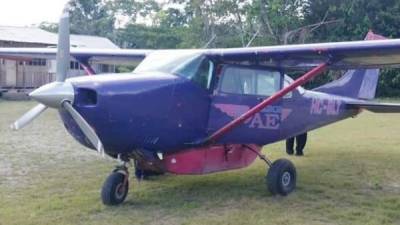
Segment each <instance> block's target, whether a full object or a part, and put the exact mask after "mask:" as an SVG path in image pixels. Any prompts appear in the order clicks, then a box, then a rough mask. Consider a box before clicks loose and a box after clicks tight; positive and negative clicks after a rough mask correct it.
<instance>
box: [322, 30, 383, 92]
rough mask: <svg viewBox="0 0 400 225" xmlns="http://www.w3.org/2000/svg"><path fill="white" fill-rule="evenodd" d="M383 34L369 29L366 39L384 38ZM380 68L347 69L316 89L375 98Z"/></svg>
mask: <svg viewBox="0 0 400 225" xmlns="http://www.w3.org/2000/svg"><path fill="white" fill-rule="evenodd" d="M382 39H386V38H385V37H383V36H380V35H377V34H374V33H373V32H372V31H369V32H368V34H367V36H366V37H365V40H382ZM378 78H379V69H357V70H349V71H347V72H346V73H345V74H344V75H343V76H342V78H340V79H338V80H335V81H333V82H331V83H328V84H325V85H323V86H321V87H318V88H316V89H314V90H315V91H320V92H324V93H329V94H335V95H341V96H346V97H351V98H357V99H368V100H369V99H373V98H375V93H376V87H377V85H378Z"/></svg>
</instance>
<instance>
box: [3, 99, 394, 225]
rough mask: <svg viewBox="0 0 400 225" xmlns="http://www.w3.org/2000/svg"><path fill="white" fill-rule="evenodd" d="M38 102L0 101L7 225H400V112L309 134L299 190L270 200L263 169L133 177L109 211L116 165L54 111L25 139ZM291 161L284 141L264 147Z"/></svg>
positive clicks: (274, 155) (299, 165) (299, 160)
mask: <svg viewBox="0 0 400 225" xmlns="http://www.w3.org/2000/svg"><path fill="white" fill-rule="evenodd" d="M33 105H34V104H33V103H27V102H4V101H0V224H1V225H12V224H18V225H19V224H52V225H55V224H57V225H59V224H60V225H62V224H85V225H87V224H105V225H110V224H209V225H211V224H212V225H214V224H363V225H364V224H400V163H399V162H400V148H399V146H400V138H399V135H400V115H395V114H387V115H384V114H371V113H368V112H366V113H363V114H362V115H361V116H359V117H358V118H357V119H349V120H346V121H344V122H341V123H338V124H335V125H332V126H329V127H327V128H323V129H321V130H318V131H315V132H312V133H311V134H310V135H309V144H308V146H307V149H306V156H305V157H303V158H295V157H289V158H291V160H293V162H294V163H295V165H296V167H297V171H298V176H299V178H298V188H297V190H296V191H295V192H294V193H293V194H291V195H290V196H288V197H273V196H271V195H270V194H269V193H268V191H267V189H266V186H265V182H264V176H265V174H266V166H265V165H264V164H263V163H262V162H261V161H259V160H258V161H257V162H256V163H255V164H254V165H252V166H251V167H249V168H248V169H244V170H238V171H232V172H226V173H219V174H212V175H207V176H172V175H168V176H164V177H159V178H155V179H153V180H151V181H144V182H141V183H138V182H137V181H134V180H133V179H132V182H131V189H130V193H129V196H128V198H127V201H126V203H125V204H123V205H121V206H119V207H106V206H103V205H102V203H101V200H100V197H99V192H100V188H101V185H102V183H103V181H104V180H105V178H106V177H107V176H108V174H109V172H110V171H111V170H112V169H113V167H114V165H115V162H113V161H112V160H104V159H102V158H101V157H99V156H98V155H97V154H96V153H94V152H92V151H87V150H86V149H84V148H83V147H81V146H79V145H78V144H77V143H75V141H74V140H72V138H71V137H70V136H69V135H68V134H67V133H66V131H65V130H64V129H63V128H62V125H61V123H60V121H59V119H58V115H57V114H56V113H55V111H53V110H48V111H47V112H46V113H45V114H43V115H42V116H41V117H40V118H39V119H38V120H36V121H35V122H34V123H33V124H31V126H29V127H27V128H26V129H24V130H22V131H20V132H12V131H10V130H9V129H8V127H9V125H10V124H11V123H12V121H13V120H14V119H16V118H18V117H19V116H20V115H22V114H23V113H24V112H25V111H27V110H28V109H29V108H31V107H32V106H33ZM264 152H265V153H266V154H268V155H269V156H270V157H271V158H272V159H278V158H281V157H287V156H286V155H285V153H284V150H283V143H278V144H275V145H271V146H267V147H265V148H264Z"/></svg>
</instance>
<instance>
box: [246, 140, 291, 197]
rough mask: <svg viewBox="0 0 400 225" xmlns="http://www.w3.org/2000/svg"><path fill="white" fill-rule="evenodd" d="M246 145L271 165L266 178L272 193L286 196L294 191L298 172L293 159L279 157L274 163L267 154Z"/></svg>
mask: <svg viewBox="0 0 400 225" xmlns="http://www.w3.org/2000/svg"><path fill="white" fill-rule="evenodd" d="M246 147H247V148H248V149H249V150H250V151H252V152H254V153H255V154H257V155H258V157H259V158H260V159H261V160H263V161H264V162H265V163H266V164H267V165H268V166H269V170H268V172H267V176H266V177H265V179H266V183H267V187H268V190H269V191H270V192H271V194H273V195H282V196H286V195H288V194H290V193H291V192H293V191H294V189H295V188H296V180H297V173H296V168H295V166H294V165H293V163H292V162H291V161H289V160H287V159H278V160H276V161H275V162H273V163H272V162H271V161H270V160H269V159H268V158H267V157H266V156H265V155H262V154H261V153H260V152H258V151H256V150H254V149H252V148H251V147H249V146H246Z"/></svg>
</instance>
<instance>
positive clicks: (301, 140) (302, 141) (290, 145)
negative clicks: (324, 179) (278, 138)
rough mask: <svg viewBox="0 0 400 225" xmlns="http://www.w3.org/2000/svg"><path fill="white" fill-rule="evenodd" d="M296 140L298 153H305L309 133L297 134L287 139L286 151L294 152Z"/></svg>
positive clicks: (288, 152) (301, 154) (290, 153)
mask: <svg viewBox="0 0 400 225" xmlns="http://www.w3.org/2000/svg"><path fill="white" fill-rule="evenodd" d="M295 141H296V155H297V156H303V155H304V147H305V146H306V143H307V133H304V134H300V135H297V136H296V137H292V138H289V139H287V140H286V153H287V154H289V155H293V154H294V142H295Z"/></svg>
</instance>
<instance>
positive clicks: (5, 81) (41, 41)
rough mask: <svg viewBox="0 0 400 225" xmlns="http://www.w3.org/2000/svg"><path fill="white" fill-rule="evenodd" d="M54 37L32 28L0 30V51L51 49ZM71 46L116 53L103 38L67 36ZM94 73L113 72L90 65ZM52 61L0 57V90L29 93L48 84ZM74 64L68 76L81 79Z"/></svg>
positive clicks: (51, 78)
mask: <svg viewBox="0 0 400 225" xmlns="http://www.w3.org/2000/svg"><path fill="white" fill-rule="evenodd" d="M57 40H58V36H57V34H54V33H51V32H48V31H45V30H42V29H39V28H34V27H4V26H3V27H2V26H0V47H3V48H19V47H21V48H31V47H32V48H55V47H56V46H57ZM71 46H72V47H79V48H103V49H118V46H116V45H115V44H114V43H112V42H111V41H110V40H108V39H107V38H103V37H96V36H84V35H71ZM91 65H92V67H93V69H94V70H95V71H96V73H107V72H115V66H112V65H104V64H96V63H92V64H91ZM55 72H56V62H55V60H46V59H32V60H31V61H16V60H13V59H6V58H1V56H0V89H3V90H10V89H11V90H29V89H34V88H37V87H40V86H42V85H44V84H46V83H50V82H52V81H54V79H55ZM84 74H85V71H84V70H83V69H82V67H81V66H80V65H79V63H78V62H76V61H72V62H71V65H70V71H69V74H68V76H69V77H73V76H79V75H84Z"/></svg>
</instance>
